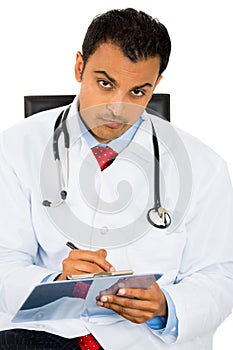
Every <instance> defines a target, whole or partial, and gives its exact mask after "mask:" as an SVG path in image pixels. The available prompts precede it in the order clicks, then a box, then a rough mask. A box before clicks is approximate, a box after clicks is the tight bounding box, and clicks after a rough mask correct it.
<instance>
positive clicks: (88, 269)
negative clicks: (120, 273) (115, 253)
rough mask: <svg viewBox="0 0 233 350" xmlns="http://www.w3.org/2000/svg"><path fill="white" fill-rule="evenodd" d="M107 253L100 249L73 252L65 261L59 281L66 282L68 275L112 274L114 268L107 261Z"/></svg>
mask: <svg viewBox="0 0 233 350" xmlns="http://www.w3.org/2000/svg"><path fill="white" fill-rule="evenodd" d="M106 257H107V251H106V250H105V249H99V250H97V251H90V250H75V249H74V250H71V251H70V253H69V256H68V257H67V258H66V259H64V260H63V262H62V266H63V272H62V274H61V275H60V276H59V277H58V279H57V280H64V279H66V277H67V276H68V275H73V274H82V273H96V272H102V271H105V272H111V271H114V270H115V269H114V267H113V266H112V265H111V264H110V263H109V262H108V261H107V260H106Z"/></svg>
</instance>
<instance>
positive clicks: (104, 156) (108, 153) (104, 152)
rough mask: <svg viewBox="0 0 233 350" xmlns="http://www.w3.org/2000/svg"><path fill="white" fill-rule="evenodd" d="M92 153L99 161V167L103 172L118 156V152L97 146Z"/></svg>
mask: <svg viewBox="0 0 233 350" xmlns="http://www.w3.org/2000/svg"><path fill="white" fill-rule="evenodd" d="M92 152H93V154H94V156H95V157H96V159H97V162H98V163H99V166H100V168H101V170H102V171H103V170H104V169H106V168H107V167H108V166H109V165H110V164H112V162H113V161H114V159H115V158H116V156H117V154H118V153H117V152H115V151H114V150H113V149H112V148H110V147H108V146H107V147H102V146H95V147H93V148H92Z"/></svg>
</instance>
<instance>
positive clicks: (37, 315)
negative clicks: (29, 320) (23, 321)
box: [35, 312, 44, 320]
mask: <svg viewBox="0 0 233 350" xmlns="http://www.w3.org/2000/svg"><path fill="white" fill-rule="evenodd" d="M43 317H44V313H43V312H38V313H37V314H36V315H35V318H36V320H41V319H42V318H43Z"/></svg>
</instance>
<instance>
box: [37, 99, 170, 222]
mask: <svg viewBox="0 0 233 350" xmlns="http://www.w3.org/2000/svg"><path fill="white" fill-rule="evenodd" d="M69 110H70V106H69V107H68V108H67V109H66V110H64V111H62V112H61V113H60V114H59V116H58V118H57V119H56V122H55V125H54V133H53V156H54V160H55V162H56V164H57V174H58V180H59V188H60V200H59V201H58V202H51V201H48V200H44V201H43V202H42V204H43V205H44V206H45V207H58V206H59V205H61V204H62V203H64V202H65V200H66V198H67V189H68V184H69V169H70V165H69V148H70V136H69V132H68V130H67V124H66V121H67V116H68V114H69ZM151 126H152V141H153V150H154V156H155V158H156V160H157V161H155V162H154V179H155V182H154V206H153V208H151V209H149V210H148V212H147V219H148V221H149V223H150V224H151V225H153V226H155V227H156V228H160V229H163V228H167V227H168V226H169V225H170V224H171V217H170V215H169V214H168V212H167V210H166V209H165V208H163V207H162V206H161V202H160V185H159V174H160V171H159V170H160V167H159V145H158V140H157V137H156V132H155V128H154V125H153V124H152V122H151ZM62 133H63V137H64V148H65V151H66V174H65V180H64V186H62V174H61V160H60V154H59V146H58V141H59V138H60V136H61V134H62Z"/></svg>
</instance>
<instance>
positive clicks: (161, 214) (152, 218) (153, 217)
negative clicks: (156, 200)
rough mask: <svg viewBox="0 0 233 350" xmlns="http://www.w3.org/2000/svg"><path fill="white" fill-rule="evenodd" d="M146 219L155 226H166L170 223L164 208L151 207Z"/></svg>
mask: <svg viewBox="0 0 233 350" xmlns="http://www.w3.org/2000/svg"><path fill="white" fill-rule="evenodd" d="M147 219H148V221H149V223H150V224H151V225H153V226H154V227H157V228H167V227H168V226H170V224H171V217H170V215H169V214H168V212H167V211H166V209H164V208H162V207H160V208H158V210H156V209H155V208H151V209H149V210H148V213H147Z"/></svg>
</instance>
